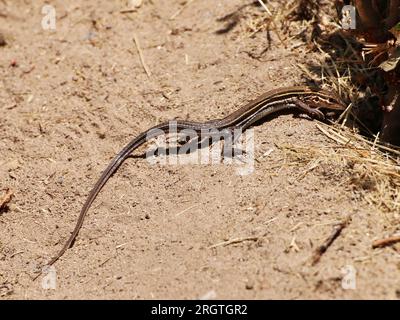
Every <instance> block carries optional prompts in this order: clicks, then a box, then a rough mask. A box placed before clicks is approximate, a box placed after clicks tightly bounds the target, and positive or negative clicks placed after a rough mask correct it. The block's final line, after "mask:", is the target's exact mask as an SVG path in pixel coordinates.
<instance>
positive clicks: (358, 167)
mask: <svg viewBox="0 0 400 320" xmlns="http://www.w3.org/2000/svg"><path fill="white" fill-rule="evenodd" d="M318 128H319V129H320V130H321V132H323V133H324V134H325V135H326V136H327V137H329V138H330V139H333V140H334V141H336V143H337V146H335V147H323V146H321V147H319V148H315V147H313V148H311V147H297V146H292V145H285V146H281V149H282V150H284V152H285V153H286V156H287V157H288V159H290V160H291V161H294V162H296V163H297V164H303V165H304V167H310V165H311V164H312V168H313V170H314V169H316V168H320V169H322V170H320V172H321V173H322V174H324V175H327V176H329V178H334V177H335V176H336V177H338V178H339V179H340V180H341V183H342V184H345V185H348V186H349V187H352V188H353V190H355V191H356V192H358V193H359V194H360V195H361V196H362V197H363V198H364V199H365V200H366V201H367V202H368V203H369V204H370V205H371V206H373V207H374V208H376V209H379V210H380V211H382V212H389V213H397V212H398V211H399V208H400V158H399V155H400V149H399V148H394V147H388V146H385V145H381V144H379V143H377V142H376V141H369V140H367V139H366V138H364V137H363V136H361V135H359V134H357V133H354V132H353V131H352V130H351V129H349V128H347V127H342V126H339V125H336V126H328V125H325V124H321V125H318ZM315 164H317V165H315ZM327 168H328V169H327ZM394 217H396V216H394ZM396 218H397V217H396Z"/></svg>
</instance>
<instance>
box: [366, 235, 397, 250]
mask: <svg viewBox="0 0 400 320" xmlns="http://www.w3.org/2000/svg"><path fill="white" fill-rule="evenodd" d="M397 242H400V235H398V236H392V237H389V238H385V239H379V240H375V241H374V242H373V243H372V248H373V249H376V248H383V247H386V246H390V245H392V244H395V243H397Z"/></svg>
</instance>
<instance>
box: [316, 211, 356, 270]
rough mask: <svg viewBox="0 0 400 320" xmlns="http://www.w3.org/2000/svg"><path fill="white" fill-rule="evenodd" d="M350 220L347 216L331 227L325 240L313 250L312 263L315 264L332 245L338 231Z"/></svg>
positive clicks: (337, 235)
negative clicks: (331, 229)
mask: <svg viewBox="0 0 400 320" xmlns="http://www.w3.org/2000/svg"><path fill="white" fill-rule="evenodd" d="M349 222H350V217H347V218H346V219H345V220H344V221H343V222H341V223H339V224H337V225H336V226H335V227H334V228H333V232H332V233H331V235H330V236H329V237H328V238H327V239H326V240H325V242H324V243H323V244H322V245H320V246H319V247H318V248H317V249H316V250H315V252H314V255H313V257H312V265H313V266H314V265H316V264H317V263H318V262H319V260H320V259H321V257H322V255H323V254H324V253H325V252H326V250H328V248H329V247H330V246H331V245H332V243H333V242H334V241H335V240H336V239H337V237H339V235H340V233H341V232H342V230H343V229H344V228H346V226H347V225H348V224H349Z"/></svg>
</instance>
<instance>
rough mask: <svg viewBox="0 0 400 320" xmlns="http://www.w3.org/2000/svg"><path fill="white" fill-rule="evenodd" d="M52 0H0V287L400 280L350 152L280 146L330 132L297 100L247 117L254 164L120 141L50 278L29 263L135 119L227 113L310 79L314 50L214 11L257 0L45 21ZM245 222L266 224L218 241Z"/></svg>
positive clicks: (26, 293) (225, 289) (258, 290)
mask: <svg viewBox="0 0 400 320" xmlns="http://www.w3.org/2000/svg"><path fill="white" fill-rule="evenodd" d="M33 3H34V4H33ZM45 3H46V2H45V1H34V2H33V1H22V0H18V1H11V0H2V1H0V32H1V33H2V34H3V36H4V38H5V40H6V45H5V46H1V47H0V77H1V78H0V111H1V117H0V150H1V153H0V154H1V156H0V177H1V179H0V190H1V194H4V193H5V191H4V190H5V189H7V188H10V189H11V190H12V191H13V192H14V198H13V199H12V201H11V203H10V204H9V209H8V210H3V211H2V213H1V214H0V230H1V231H0V297H1V299H25V298H27V299H86V298H87V299H96V298H100V299H117V298H123V299H171V298H172V299H175V298H178V299H181V298H183V299H193V298H200V297H205V296H208V297H211V298H217V299H282V298H283V299H299V298H305V299H314V298H317V299H325V298H328V299H338V298H344V299H359V298H360V299H370V298H385V299H386V298H387V299H396V298H399V296H400V278H399V269H400V263H399V253H398V251H396V247H395V246H392V247H388V248H385V249H377V250H373V249H372V248H371V243H372V241H373V240H374V239H377V238H382V237H383V236H385V235H386V234H387V233H388V232H389V231H390V230H391V228H392V226H391V225H390V219H388V218H387V217H386V216H385V215H384V214H383V213H381V212H379V211H377V210H375V209H374V208H373V207H370V206H369V205H368V204H367V203H366V202H365V201H364V200H362V199H363V197H361V196H360V194H359V193H356V192H354V191H353V189H352V188H351V186H350V185H349V184H348V178H349V177H347V176H346V173H345V172H340V168H339V169H338V168H329V167H323V166H322V167H321V166H316V168H315V169H310V170H307V168H308V167H310V166H312V164H310V166H308V167H307V166H304V165H297V164H296V163H288V162H287V161H286V160H285V153H284V151H283V150H282V149H280V148H279V146H282V145H285V144H290V145H294V146H315V147H320V146H330V145H334V142H333V141H331V140H329V139H328V138H327V137H326V136H325V135H323V134H322V133H321V132H320V131H319V130H318V129H317V128H316V122H315V121H309V120H307V119H306V118H298V117H293V116H292V115H289V114H288V115H282V116H279V117H275V118H273V119H270V121H267V122H265V123H263V124H260V125H258V126H256V127H255V130H254V132H255V153H256V158H258V159H259V160H258V162H256V163H255V171H254V172H253V173H252V174H250V175H247V176H240V175H238V174H237V172H236V169H237V167H236V166H234V165H224V164H217V165H193V164H191V165H179V166H177V165H156V166H152V165H150V164H149V163H147V162H146V161H145V160H143V159H137V158H130V159H128V160H127V161H126V162H125V163H124V164H123V165H122V166H121V168H120V169H119V170H118V172H117V173H116V174H115V175H114V176H113V177H112V178H111V179H110V181H109V182H108V184H107V185H106V186H105V188H104V189H103V191H102V192H101V193H100V195H99V197H98V198H97V199H96V201H95V203H94V204H93V207H92V208H91V210H90V211H89V214H88V216H87V219H86V221H85V223H84V226H83V228H82V230H81V232H80V234H79V236H78V239H77V241H76V242H75V245H74V246H73V248H72V249H70V250H68V252H67V253H66V254H65V255H64V256H63V257H62V258H61V260H59V261H58V262H57V263H56V265H55V267H56V274H57V283H56V289H54V290H53V289H44V288H43V286H42V281H41V279H38V280H37V281H33V280H32V278H33V276H34V275H35V270H36V268H38V266H40V265H41V264H43V263H44V262H46V261H47V260H48V258H49V257H51V256H52V255H54V254H55V253H56V252H57V251H58V250H59V249H60V247H61V246H62V244H63V242H64V241H65V240H66V238H67V236H68V235H69V233H70V231H71V230H72V228H73V226H74V224H75V221H76V218H77V215H78V213H79V211H80V208H81V206H82V204H83V202H84V200H85V197H86V195H87V194H88V192H89V190H90V189H91V187H92V186H93V184H94V183H95V181H96V179H97V178H98V177H99V175H100V173H101V171H102V170H103V169H104V168H105V166H106V165H107V164H108V162H109V161H110V159H111V158H112V157H113V156H114V155H115V154H116V153H117V152H118V151H119V150H120V149H121V148H122V147H123V146H124V145H125V144H126V143H127V142H128V141H129V140H130V139H131V138H132V137H134V136H135V135H137V134H138V133H139V132H141V131H143V130H145V129H147V128H148V127H150V126H152V125H154V124H156V123H158V122H160V121H164V120H169V119H172V118H181V119H190V120H199V121H200V120H210V119H213V118H215V117H221V116H223V115H227V114H229V113H230V112H232V111H233V110H235V109H236V108H237V107H238V106H240V105H242V104H243V103H245V102H247V101H249V100H251V99H253V98H255V97H256V96H257V95H258V94H260V93H262V92H265V91H267V90H269V89H272V88H276V87H281V86H286V85H294V84H302V83H304V79H303V78H302V74H301V72H300V71H299V70H298V69H296V68H295V66H294V65H295V64H296V63H297V62H303V63H304V62H305V58H306V54H307V52H308V51H307V47H306V46H305V45H301V43H300V45H293V46H292V47H289V48H285V47H284V46H283V45H281V44H280V42H279V41H277V39H276V37H273V44H272V46H271V48H270V49H269V50H267V51H266V52H265V53H264V54H263V55H262V57H261V59H255V58H254V54H258V53H260V52H263V50H264V49H265V48H266V47H268V40H267V37H266V34H265V32H259V33H257V34H256V35H255V36H254V37H249V34H248V33H245V32H243V28H244V26H245V23H246V21H240V22H239V24H238V25H237V26H234V27H233V29H232V30H230V31H228V32H216V31H218V30H221V29H223V28H224V27H225V26H226V22H224V21H219V18H221V17H224V16H225V15H227V14H229V13H231V12H234V11H235V10H237V9H238V8H239V7H240V6H241V5H242V4H243V3H245V4H246V3H251V1H241V0H229V1H228V0H225V1H211V0H201V1H200V0H197V1H193V2H191V3H189V5H187V6H186V7H184V8H183V3H184V1H181V0H180V1H178V0H168V1H167V0H163V1H162V0H152V1H150V0H149V1H144V3H143V5H142V6H141V7H140V8H139V9H138V10H137V11H136V12H128V13H121V10H122V9H124V8H126V7H127V6H126V1H102V2H100V3H99V1H94V0H87V1H83V0H79V1H78V0H76V1H68V2H65V1H52V4H53V5H54V6H55V8H56V10H57V11H56V12H57V24H56V30H55V31H51V30H43V28H42V26H41V19H42V18H43V14H42V13H41V10H42V6H43V5H44V4H45ZM182 8H183V10H182V11H181V12H180V13H179V14H178V15H176V17H175V19H170V17H171V16H172V15H174V13H176V12H177V11H178V10H180V9H182ZM254 10H261V9H257V8H255V9H254ZM134 34H136V36H137V38H138V40H139V42H140V46H141V48H142V53H143V58H144V60H145V63H146V64H147V66H148V69H149V71H150V72H151V74H150V76H148V75H146V73H145V71H144V69H143V66H142V64H141V62H140V58H139V55H138V52H137V50H136V47H135V44H134V42H133V40H132V39H133V37H134ZM295 41H296V42H299V41H300V40H299V39H295ZM249 53H250V54H249ZM271 149H272V150H273V151H272V152H271V153H270V154H267V155H265V156H264V157H263V154H264V153H266V152H267V153H268V151H270V150H271ZM311 168H312V167H311ZM347 215H350V216H351V218H352V220H351V222H350V224H349V225H348V226H347V228H345V229H344V230H343V232H342V234H341V235H340V236H339V237H338V239H337V240H336V241H335V242H334V243H333V244H332V246H331V247H330V248H329V249H328V250H327V252H326V253H325V254H324V255H323V256H322V258H321V260H320V262H319V263H317V264H316V265H314V266H312V265H311V256H312V254H313V252H314V250H315V249H316V247H317V246H319V245H320V244H322V243H323V242H324V240H325V239H326V238H327V237H328V236H329V235H330V234H331V232H332V228H333V224H334V223H336V222H338V221H342V220H343V219H344V218H345V217H346V216H347ZM247 237H250V238H251V237H253V238H257V240H256V241H252V240H249V241H242V242H239V243H236V244H230V245H227V246H217V247H215V248H210V246H212V245H214V244H218V243H221V242H223V241H227V240H232V239H236V238H247ZM397 249H398V248H397ZM346 266H350V267H347V268H353V270H355V271H356V275H355V280H356V287H355V289H346V287H345V286H344V287H343V285H342V280H343V277H345V278H346V272H347V276H348V275H349V271H346V270H345V269H346ZM347 270H350V269H347Z"/></svg>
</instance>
